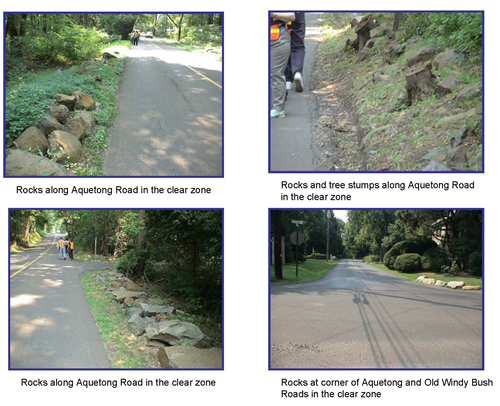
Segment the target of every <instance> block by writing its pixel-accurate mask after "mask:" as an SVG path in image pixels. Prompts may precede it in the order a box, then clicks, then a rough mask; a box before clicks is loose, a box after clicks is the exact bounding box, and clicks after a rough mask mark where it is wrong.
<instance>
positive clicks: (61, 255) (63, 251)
mask: <svg viewBox="0 0 500 406" xmlns="http://www.w3.org/2000/svg"><path fill="white" fill-rule="evenodd" d="M59 259H66V249H65V248H64V240H63V238H62V237H61V238H59Z"/></svg>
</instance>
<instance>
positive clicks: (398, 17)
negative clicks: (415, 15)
mask: <svg viewBox="0 0 500 406" xmlns="http://www.w3.org/2000/svg"><path fill="white" fill-rule="evenodd" d="M405 19H406V13H394V22H393V24H392V32H393V33H394V36H396V32H398V30H399V26H400V25H401V23H402V22H404V20H405Z"/></svg>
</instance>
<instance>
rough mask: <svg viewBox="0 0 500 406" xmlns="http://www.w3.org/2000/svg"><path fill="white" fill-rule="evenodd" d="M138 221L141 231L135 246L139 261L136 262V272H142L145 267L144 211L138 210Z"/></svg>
mask: <svg viewBox="0 0 500 406" xmlns="http://www.w3.org/2000/svg"><path fill="white" fill-rule="evenodd" d="M139 222H140V223H141V227H142V229H141V231H140V232H139V237H138V239H137V248H138V250H139V261H138V262H137V272H138V274H143V273H144V269H145V268H146V211H145V210H139Z"/></svg>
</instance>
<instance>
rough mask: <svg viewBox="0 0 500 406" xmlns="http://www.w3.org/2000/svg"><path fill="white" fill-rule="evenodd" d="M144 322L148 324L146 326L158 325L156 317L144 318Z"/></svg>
mask: <svg viewBox="0 0 500 406" xmlns="http://www.w3.org/2000/svg"><path fill="white" fill-rule="evenodd" d="M139 311H140V310H139ZM144 321H145V322H146V324H153V323H158V320H156V319H155V318H154V317H144Z"/></svg>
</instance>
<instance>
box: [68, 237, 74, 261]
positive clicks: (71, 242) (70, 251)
mask: <svg viewBox="0 0 500 406" xmlns="http://www.w3.org/2000/svg"><path fill="white" fill-rule="evenodd" d="M74 248H75V243H74V242H73V240H69V252H68V254H69V259H71V260H73V250H74Z"/></svg>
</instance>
